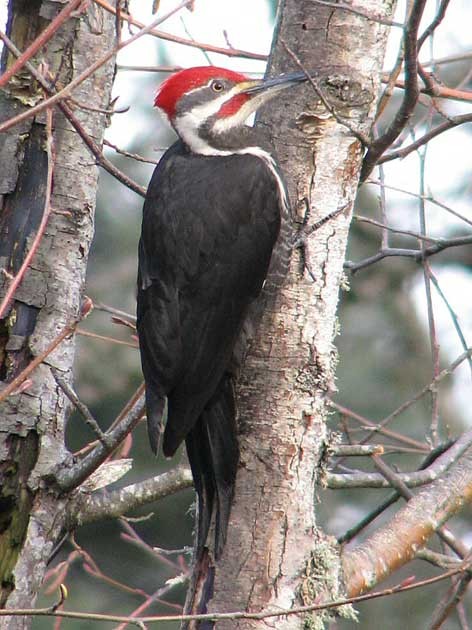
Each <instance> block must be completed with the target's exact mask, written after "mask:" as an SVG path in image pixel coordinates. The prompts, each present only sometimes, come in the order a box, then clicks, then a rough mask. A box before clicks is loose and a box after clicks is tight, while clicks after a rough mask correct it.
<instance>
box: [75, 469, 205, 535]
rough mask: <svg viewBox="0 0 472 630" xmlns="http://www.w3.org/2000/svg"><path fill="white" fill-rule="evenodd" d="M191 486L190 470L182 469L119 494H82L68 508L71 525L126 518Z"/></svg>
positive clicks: (130, 487) (129, 487)
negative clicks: (119, 517) (132, 512)
mask: <svg viewBox="0 0 472 630" xmlns="http://www.w3.org/2000/svg"><path fill="white" fill-rule="evenodd" d="M192 486H193V479H192V473H191V472H190V469H189V468H184V467H182V466H179V467H178V468H174V469H173V470H170V471H169V472H165V473H162V474H161V475H158V476H157V477H151V478H150V479H145V480H144V481H141V482H138V483H133V484H130V485H129V486H125V487H124V488H120V489H119V490H113V491H110V492H106V493H104V492H95V493H93V494H83V493H79V494H78V495H76V498H75V501H73V502H72V504H71V506H70V508H69V522H71V523H74V522H75V523H76V524H77V525H84V524H87V523H94V522H96V521H100V520H102V519H104V518H116V517H118V516H123V514H126V513H127V512H129V511H130V510H134V509H136V508H138V507H141V506H143V505H147V504H149V503H151V502H153V501H158V500H159V499H162V498H164V497H167V496H169V495H171V494H175V493H176V492H180V491H181V490H185V489H186V488H191V487H192Z"/></svg>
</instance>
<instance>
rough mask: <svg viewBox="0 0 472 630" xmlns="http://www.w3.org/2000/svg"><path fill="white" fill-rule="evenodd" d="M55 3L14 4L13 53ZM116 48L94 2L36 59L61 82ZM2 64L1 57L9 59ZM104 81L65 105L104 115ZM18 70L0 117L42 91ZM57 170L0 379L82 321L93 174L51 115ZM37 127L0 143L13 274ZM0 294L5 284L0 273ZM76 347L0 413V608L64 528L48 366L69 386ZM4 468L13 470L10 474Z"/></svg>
mask: <svg viewBox="0 0 472 630" xmlns="http://www.w3.org/2000/svg"><path fill="white" fill-rule="evenodd" d="M63 6H64V5H63V3H61V2H57V1H55V0H54V1H44V2H39V1H36V2H30V3H25V2H21V1H20V0H12V2H11V3H10V15H11V16H13V19H12V20H11V22H10V25H9V33H10V37H11V38H12V39H13V41H14V42H15V43H16V45H17V46H18V47H19V48H21V49H22V50H23V49H24V48H26V46H27V45H28V44H29V43H30V42H31V41H32V40H33V39H34V37H35V35H36V34H37V33H38V32H40V31H41V30H42V29H43V28H44V26H45V25H47V24H48V22H49V21H50V20H51V19H52V18H53V17H54V16H55V15H56V14H57V12H58V11H59V10H60V9H62V8H63ZM113 39H114V20H113V18H112V16H110V15H109V14H107V13H105V12H104V11H103V10H102V9H101V8H98V7H97V5H94V4H93V3H90V4H89V5H88V7H87V8H86V10H82V11H81V13H80V14H79V15H77V16H76V17H73V18H71V19H69V20H68V21H67V22H66V23H65V25H64V26H63V27H62V28H61V29H60V31H59V32H57V33H56V34H55V36H54V37H53V39H52V40H51V41H50V42H49V43H48V44H47V45H46V47H44V48H43V49H42V50H41V51H40V52H39V54H38V56H37V57H36V58H35V60H34V63H35V65H37V62H38V61H39V60H44V61H46V62H47V64H48V67H49V70H50V71H51V72H52V74H53V75H55V74H56V73H58V77H57V78H58V84H59V85H61V84H62V85H64V84H66V83H68V82H69V81H70V80H71V79H72V78H74V77H75V76H77V74H79V73H80V72H82V71H83V70H84V69H86V68H87V67H88V66H90V65H91V64H92V63H93V62H94V61H95V60H96V59H97V58H98V57H100V56H101V55H102V54H103V52H104V51H105V50H108V49H109V48H110V46H111V45H112V43H113ZM9 63H10V60H9ZM112 78H113V64H112V62H110V63H108V64H106V65H105V66H104V67H102V68H101V69H100V70H99V71H98V72H96V73H95V74H94V75H93V76H92V77H91V78H89V79H88V80H86V81H85V82H84V83H82V84H81V85H80V87H79V88H78V89H76V90H75V92H74V98H76V99H77V100H78V101H79V102H83V103H86V104H87V105H89V106H93V107H96V108H106V107H107V106H108V103H109V99H110V91H111V84H112ZM36 90H37V88H36V86H35V84H34V82H33V81H32V80H31V77H30V76H29V75H28V73H27V71H26V70H23V71H22V72H21V74H20V78H15V79H14V80H13V81H11V82H10V83H9V84H8V86H7V89H6V90H5V91H3V92H1V93H0V99H1V100H0V112H1V117H2V120H7V119H8V118H9V117H10V116H12V115H14V114H16V113H18V112H21V111H23V110H24V109H25V108H27V106H28V105H29V104H31V103H33V102H34V101H38V100H40V98H41V97H42V93H40V92H37V91H36ZM75 113H76V116H77V118H78V119H79V120H80V122H81V123H82V125H83V127H84V128H85V130H86V132H87V133H88V134H89V135H90V136H91V137H92V138H93V139H94V140H95V141H96V142H98V143H101V141H102V136H103V131H104V128H105V125H106V116H105V115H104V114H101V113H95V112H91V111H88V110H87V111H85V110H81V109H76V110H75ZM53 137H54V150H55V168H54V183H53V191H52V200H51V206H52V212H51V215H50V217H49V221H48V225H47V228H46V232H45V234H44V237H43V239H42V241H41V244H40V248H39V251H38V252H37V253H36V256H35V257H34V259H33V262H32V264H31V266H30V268H29V270H28V271H27V273H26V276H25V278H24V280H23V282H22V283H21V285H20V287H19V288H18V290H17V292H16V294H15V297H14V301H13V303H12V305H11V308H10V310H9V313H8V315H7V317H6V318H5V319H4V320H3V321H2V322H1V331H2V334H1V340H0V345H1V350H2V352H1V356H2V358H1V378H2V380H4V381H5V382H9V381H11V380H12V379H13V378H14V377H15V376H17V374H18V373H19V372H20V371H21V369H22V368H24V367H25V366H26V365H27V364H28V363H29V362H30V361H31V359H33V358H34V357H36V356H38V355H39V354H40V353H41V352H43V351H44V350H45V348H47V346H48V345H49V344H50V343H51V341H52V340H53V339H54V338H55V337H56V336H57V335H58V333H60V332H61V330H62V329H63V328H64V327H65V326H66V325H68V324H70V323H71V322H72V321H74V320H75V319H77V317H78V316H79V313H80V307H81V301H82V298H83V288H84V279H85V270H86V263H87V257H88V252H89V247H90V242H91V239H92V235H93V222H94V210H95V194H96V187H97V178H98V173H97V167H96V166H95V165H94V160H93V158H92V157H91V156H90V153H89V152H88V150H87V149H86V148H85V145H84V144H83V142H82V140H81V139H80V138H79V136H78V134H77V133H76V132H75V130H74V129H73V128H72V127H71V125H70V124H69V123H68V122H67V121H66V120H65V118H64V116H63V115H62V114H61V113H59V111H58V110H57V109H56V110H55V111H54V133H53ZM44 145H45V118H44V117H43V116H40V117H38V118H36V119H28V120H27V121H25V122H24V123H22V125H21V126H19V127H14V128H12V129H11V130H10V131H9V132H7V133H6V134H3V136H2V137H1V138H0V163H1V164H3V165H6V166H7V168H6V169H5V171H4V172H3V173H2V181H1V194H2V195H3V196H2V207H1V216H0V230H1V233H2V249H1V250H0V256H1V262H0V266H1V267H2V268H3V269H6V270H7V271H8V272H9V273H13V274H14V273H15V272H16V271H17V269H18V267H19V265H20V264H21V261H22V260H23V258H24V255H25V253H26V252H27V250H28V247H29V245H30V243H31V240H32V238H33V237H34V234H35V232H36V230H37V227H38V223H39V220H40V217H41V215H42V212H43V210H44V196H45V173H46V171H47V158H46V154H45V150H44ZM2 281H3V290H4V291H5V290H6V289H7V287H8V283H9V282H8V278H7V277H6V275H3V276H2ZM73 358H74V339H73V337H70V338H67V339H66V340H65V341H64V342H63V343H61V344H60V346H59V347H58V348H57V349H56V350H55V351H54V352H53V353H52V354H50V355H49V356H48V357H47V359H46V360H45V361H44V362H43V363H42V364H41V365H40V366H39V367H38V368H37V369H36V370H35V371H34V372H33V373H32V375H31V377H30V378H31V381H32V382H31V385H30V386H29V387H28V388H27V389H26V390H25V391H24V392H23V393H20V394H16V395H11V396H9V397H8V398H7V400H6V401H5V402H3V403H2V404H1V407H0V414H1V430H0V487H1V488H2V490H1V499H2V508H5V507H6V509H2V512H1V515H0V518H1V519H2V525H3V526H5V528H4V527H2V534H1V535H0V555H1V556H2V558H3V560H2V562H1V563H0V569H1V571H0V572H1V578H2V592H1V598H0V605H1V606H4V607H7V608H14V607H30V606H32V604H33V603H34V600H35V596H36V594H37V591H38V589H39V587H40V585H41V581H42V578H43V575H44V571H45V567H46V562H47V560H48V557H49V555H50V553H51V551H52V549H53V547H54V545H55V544H56V542H57V540H58V539H59V537H60V533H61V530H62V528H63V526H64V518H65V509H64V508H65V505H66V502H67V499H66V498H65V497H61V496H59V495H58V494H57V493H56V492H54V491H51V489H50V488H48V486H47V483H46V482H45V480H46V479H47V478H48V477H50V476H51V474H52V472H53V471H54V469H55V468H56V467H57V466H59V465H60V464H62V463H63V462H64V461H65V460H66V459H67V457H68V454H67V452H66V450H65V446H64V425H65V421H66V418H67V413H68V410H69V409H68V407H69V405H68V402H67V400H65V397H64V394H63V393H62V390H61V389H60V388H59V387H58V385H57V383H56V381H55V379H54V376H53V374H52V371H51V368H52V367H53V368H56V369H57V370H59V371H60V372H61V374H62V375H63V376H64V378H66V379H67V380H70V379H71V370H72V363H73ZM12 470H13V471H14V473H13V474H12ZM29 623H30V620H29V619H27V618H24V619H23V618H16V619H15V618H13V619H2V621H1V622H0V627H2V628H26V627H28V626H29Z"/></svg>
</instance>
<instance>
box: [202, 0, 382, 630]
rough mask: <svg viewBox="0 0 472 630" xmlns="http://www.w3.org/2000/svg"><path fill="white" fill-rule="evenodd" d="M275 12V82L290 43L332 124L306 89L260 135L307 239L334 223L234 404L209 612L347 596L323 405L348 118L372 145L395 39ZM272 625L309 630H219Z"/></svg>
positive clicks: (285, 296) (292, 284)
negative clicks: (267, 134) (229, 477)
mask: <svg viewBox="0 0 472 630" xmlns="http://www.w3.org/2000/svg"><path fill="white" fill-rule="evenodd" d="M392 4H394V3H392V2H391V1H389V0H377V1H376V2H367V1H364V2H358V3H356V8H358V9H359V10H364V11H368V12H369V13H371V14H375V15H376V16H382V17H385V18H388V17H390V15H391V11H392ZM279 9H280V18H279V20H280V21H279V26H278V31H277V39H276V41H275V45H274V48H273V53H272V60H271V64H270V73H271V74H277V73H279V72H283V71H287V70H289V69H291V70H293V69H297V63H296V61H295V58H294V57H293V55H292V54H290V52H289V51H287V49H286V47H285V44H284V42H286V45H287V46H288V47H289V48H290V50H291V51H293V53H295V55H296V56H297V57H298V59H299V60H300V61H301V63H302V64H303V65H304V66H305V67H306V68H308V69H309V70H310V71H311V72H316V75H317V77H319V78H317V80H316V81H317V84H318V86H319V88H321V90H322V92H323V93H324V95H325V96H326V98H327V99H328V100H329V102H330V104H331V106H332V107H333V108H334V109H335V111H336V117H335V116H333V115H332V114H330V113H329V112H328V111H327V110H326V108H325V106H324V105H323V104H322V102H321V101H320V99H319V97H318V96H317V93H316V91H315V89H314V87H313V86H310V85H307V86H306V87H305V88H298V89H297V90H291V91H290V92H287V93H285V94H284V95H283V96H282V97H280V100H279V101H278V102H277V106H275V105H271V107H270V109H269V108H267V109H266V111H265V112H263V115H262V116H261V119H260V123H261V124H264V125H267V126H268V127H269V128H270V130H271V132H272V135H273V137H274V140H275V144H276V148H277V153H278V156H279V161H280V164H281V166H282V167H283V170H284V173H285V176H286V180H287V183H288V187H289V193H290V198H291V200H292V208H293V211H294V214H296V215H297V216H296V221H297V220H298V221H301V220H302V218H303V216H304V214H305V213H306V214H307V218H308V221H307V225H306V226H305V227H304V228H303V229H304V231H305V232H306V233H310V226H313V225H314V224H316V222H317V221H320V220H321V219H323V218H324V217H327V216H328V215H330V214H331V213H334V214H335V215H336V216H333V217H332V218H330V219H329V220H328V221H327V222H326V223H324V224H323V225H322V227H320V228H319V229H316V230H314V231H312V232H311V233H310V234H309V237H308V238H307V239H306V242H307V248H306V251H305V258H306V263H307V268H306V269H305V271H304V272H303V273H302V272H301V266H302V265H301V262H300V255H299V254H298V253H295V254H294V255H293V256H292V260H291V268H290V271H289V274H288V276H287V278H286V281H285V283H284V285H283V287H282V289H281V290H280V291H279V293H278V295H277V297H276V299H275V302H274V301H271V299H270V298H268V299H267V304H266V309H265V312H264V316H263V321H262V323H261V325H260V326H259V329H258V333H257V334H256V337H255V339H254V340H253V343H252V344H251V350H250V353H249V356H248V358H247V361H246V364H245V368H244V373H243V376H242V379H241V384H240V391H239V404H238V407H239V413H240V426H241V434H240V440H241V450H242V455H241V466H240V470H239V472H238V479H237V487H236V494H235V503H234V506H233V511H232V518H231V524H230V529H229V534H228V540H227V543H226V548H225V552H224V556H223V558H222V560H221V561H220V562H218V563H217V564H216V568H215V579H214V581H215V594H214V597H213V599H212V601H211V605H210V607H209V611H212V612H213V611H214V612H217V611H218V612H224V611H234V610H247V611H254V612H258V611H261V610H274V611H275V610H277V609H280V608H284V609H289V608H291V607H294V606H297V605H301V604H309V603H312V602H313V601H314V600H315V598H319V596H320V595H322V597H324V599H326V598H329V597H333V598H334V597H336V596H337V595H338V594H339V589H340V579H339V577H340V576H339V573H340V570H339V566H340V565H339V556H338V550H337V549H336V548H335V547H334V546H333V544H332V543H331V541H330V540H329V539H328V538H327V537H326V536H325V535H324V534H323V533H322V532H321V531H320V530H319V528H318V527H317V524H316V519H315V510H314V501H315V483H316V482H317V481H319V471H320V461H321V458H322V454H323V448H324V445H325V442H326V437H327V432H326V419H327V409H326V405H325V395H326V393H328V392H332V391H333V390H334V388H335V385H334V370H335V366H336V349H335V347H334V345H333V339H334V337H335V334H336V326H337V320H336V308H337V303H338V293H339V288H340V286H341V285H342V283H343V278H344V276H343V261H344V253H345V248H346V241H347V236H348V229H349V223H350V218H351V210H352V206H353V203H354V200H355V196H356V191H357V184H358V176H359V170H360V166H361V163H362V156H363V148H362V145H361V142H360V141H359V140H358V139H357V138H356V137H355V135H354V134H353V133H352V132H351V131H350V130H349V129H348V128H347V127H346V126H345V125H344V124H340V122H339V118H342V119H344V120H347V121H348V124H349V126H350V127H351V128H354V129H356V130H358V131H360V132H361V133H362V134H365V135H368V134H369V132H370V128H371V125H372V122H373V117H374V115H375V110H376V102H377V96H378V92H379V80H380V71H381V68H382V62H383V57H384V53H385V46H386V36H387V27H385V26H383V25H381V24H379V23H378V22H377V21H372V20H369V19H367V18H366V17H362V16H360V15H356V14H353V13H350V12H347V11H343V10H333V9H332V8H327V7H323V6H318V5H317V4H316V2H312V1H311V0H286V1H285V2H281V4H280V7H279ZM307 208H308V209H309V210H308V212H306V209H307ZM296 221H295V223H294V225H295V226H296V225H297V223H296ZM310 272H311V273H310ZM320 623H321V620H320ZM267 625H270V626H272V627H277V629H278V630H282V629H284V630H285V629H289V628H300V627H301V625H302V622H301V621H300V618H299V617H297V616H288V617H285V618H283V617H281V618H277V619H275V620H270V619H266V620H262V621H261V620H238V621H221V622H218V623H217V627H218V628H221V630H223V629H230V628H231V630H234V629H235V628H238V629H243V628H244V629H249V628H251V629H252V630H254V629H256V628H267Z"/></svg>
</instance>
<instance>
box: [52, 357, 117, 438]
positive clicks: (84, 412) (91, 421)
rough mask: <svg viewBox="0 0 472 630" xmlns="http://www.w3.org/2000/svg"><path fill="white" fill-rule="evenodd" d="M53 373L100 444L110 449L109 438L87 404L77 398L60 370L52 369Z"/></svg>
mask: <svg viewBox="0 0 472 630" xmlns="http://www.w3.org/2000/svg"><path fill="white" fill-rule="evenodd" d="M51 371H52V373H53V376H54V379H55V380H56V383H57V384H58V385H59V387H60V388H61V389H62V391H63V392H64V394H65V395H66V396H67V398H68V399H69V400H70V401H71V403H72V404H73V405H74V407H75V408H76V409H77V411H79V413H80V415H81V416H82V417H83V419H84V420H85V422H86V424H87V425H88V426H89V427H90V428H91V429H92V431H93V432H94V434H95V435H96V436H97V438H98V439H99V440H100V442H101V443H102V444H103V445H104V446H106V447H107V449H109V448H110V444H109V442H108V439H107V436H106V434H105V433H103V431H102V430H101V428H100V426H99V424H98V422H97V421H96V420H95V418H94V417H93V416H92V414H91V413H90V409H89V408H88V407H87V405H86V404H85V403H83V402H82V401H81V400H80V398H79V397H78V396H77V394H76V393H75V391H74V390H73V389H72V387H71V386H70V385H69V383H67V382H66V381H65V379H64V378H63V377H62V376H61V374H60V372H59V370H57V369H56V368H51Z"/></svg>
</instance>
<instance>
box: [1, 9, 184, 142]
mask: <svg viewBox="0 0 472 630" xmlns="http://www.w3.org/2000/svg"><path fill="white" fill-rule="evenodd" d="M192 1H193V0H183V1H182V2H180V3H179V4H178V5H177V6H176V7H174V8H173V9H171V10H170V11H168V12H167V13H166V14H165V15H163V16H162V17H160V18H156V19H155V20H153V21H152V22H151V23H150V24H149V25H148V26H145V27H144V28H142V29H141V30H139V31H138V32H137V33H135V35H133V36H132V37H130V38H129V39H127V40H125V41H123V42H119V43H118V44H117V45H116V46H114V47H113V48H112V49H111V50H109V51H108V52H107V53H105V55H103V56H102V57H100V59H97V61H95V62H94V63H93V64H92V65H91V66H89V67H88V68H87V69H86V70H84V71H83V72H81V73H80V74H79V75H78V76H77V77H75V79H72V81H71V82H70V83H68V84H67V85H66V86H65V87H64V88H63V89H62V90H60V91H59V92H56V94H54V95H53V96H50V97H49V98H47V99H46V100H44V101H42V102H41V103H39V104H38V105H36V106H35V107H31V108H29V109H28V110H27V111H25V112H22V113H21V114H18V115H17V116H14V117H13V118H10V119H9V120H7V121H5V122H4V123H2V124H0V133H1V132H3V131H7V129H10V127H13V126H14V125H17V124H18V123H20V122H22V121H23V120H27V119H28V118H31V117H32V116H36V115H37V114H39V113H40V112H42V111H44V110H45V109H47V108H48V107H51V106H52V105H55V104H56V103H58V102H59V101H61V100H64V99H65V98H68V97H69V96H70V94H71V92H72V91H73V90H75V88H76V87H78V86H79V85H80V84H81V83H83V82H84V81H85V80H86V79H88V78H89V77H90V76H91V75H92V74H93V73H94V72H96V71H97V70H98V69H99V68H101V67H102V66H103V65H105V64H106V63H107V62H108V61H110V59H112V58H113V57H114V56H115V55H116V54H117V53H118V52H119V51H120V50H122V49H123V48H125V47H126V46H129V45H130V44H132V43H134V42H135V41H136V40H137V39H139V38H140V37H142V36H143V35H147V34H148V33H149V32H150V31H151V30H152V29H153V28H154V27H155V26H157V25H158V24H161V23H162V22H164V21H165V20H167V19H169V18H170V17H171V16H172V15H174V13H177V12H178V11H180V10H181V9H183V8H184V7H186V6H187V5H189V4H190V3H191V2H192ZM1 35H2V38H3V36H4V34H3V33H2V34H1Z"/></svg>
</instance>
